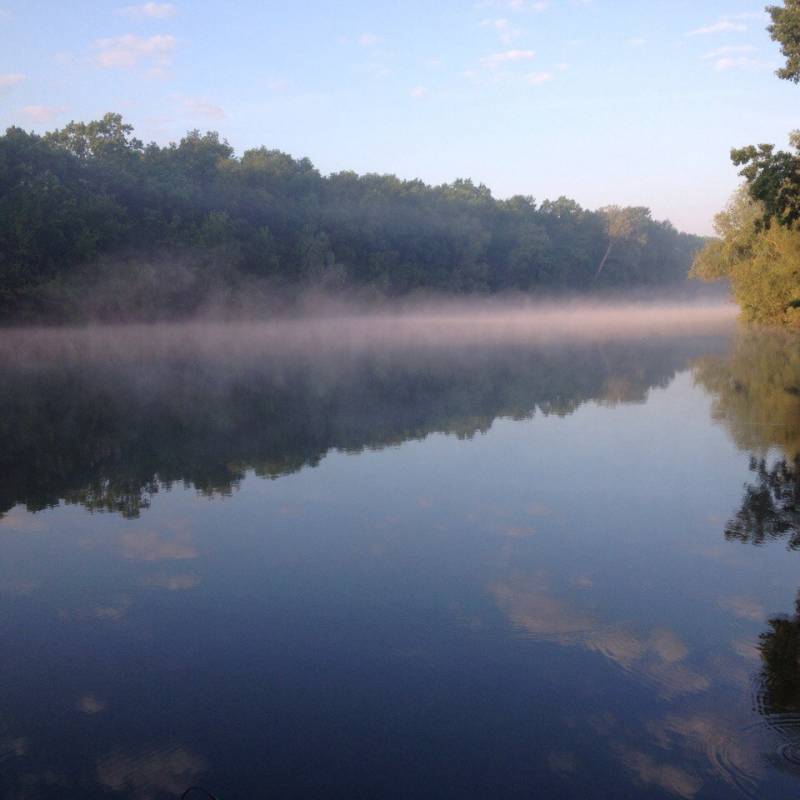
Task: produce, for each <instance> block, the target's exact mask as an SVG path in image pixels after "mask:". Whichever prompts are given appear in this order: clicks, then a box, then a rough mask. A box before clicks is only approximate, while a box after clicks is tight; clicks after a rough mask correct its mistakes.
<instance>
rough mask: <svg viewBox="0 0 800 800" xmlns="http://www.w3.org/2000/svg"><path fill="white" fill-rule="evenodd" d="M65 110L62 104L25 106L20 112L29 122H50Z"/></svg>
mask: <svg viewBox="0 0 800 800" xmlns="http://www.w3.org/2000/svg"><path fill="white" fill-rule="evenodd" d="M66 110H67V109H66V108H65V107H64V106H25V107H24V108H23V109H21V112H22V115H23V116H24V117H25V118H26V119H29V120H30V121H31V122H50V121H51V120H52V119H53V118H54V117H57V116H58V115H59V114H63V113H64V112H65V111H66Z"/></svg>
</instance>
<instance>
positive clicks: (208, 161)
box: [0, 113, 703, 318]
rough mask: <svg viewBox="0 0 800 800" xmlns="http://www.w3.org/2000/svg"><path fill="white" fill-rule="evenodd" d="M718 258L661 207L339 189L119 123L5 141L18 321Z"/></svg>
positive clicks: (618, 282) (371, 181)
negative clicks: (287, 290)
mask: <svg viewBox="0 0 800 800" xmlns="http://www.w3.org/2000/svg"><path fill="white" fill-rule="evenodd" d="M702 244H703V240H702V239H701V238H699V237H696V236H691V235H688V234H684V233H680V232H678V231H677V230H676V229H675V228H674V227H673V226H672V225H671V224H670V223H669V222H658V221H655V220H653V219H652V216H651V213H650V211H649V209H647V208H620V207H616V206H613V207H607V208H603V209H600V210H597V211H590V210H587V209H584V208H582V207H581V206H580V205H579V204H578V203H576V202H575V201H573V200H569V199H567V198H565V197H560V198H558V199H557V200H552V201H551V200H546V201H544V202H542V203H537V202H536V201H535V200H534V199H533V198H532V197H528V196H515V197H512V198H510V199H507V200H499V199H496V198H494V197H493V196H492V194H491V192H490V191H489V189H488V188H486V187H485V186H483V185H476V184H474V183H473V182H472V181H470V180H456V181H454V182H453V183H449V184H443V185H440V186H428V185H426V184H425V183H423V182H422V181H420V180H402V179H400V178H397V177H395V176H394V175H377V174H367V175H357V174H356V173H354V172H339V173H335V174H332V175H329V176H323V175H322V174H320V172H319V171H318V170H317V169H316V168H315V167H314V165H313V164H312V163H311V162H310V161H309V160H308V159H307V158H300V159H296V158H293V157H292V156H290V155H287V154H286V153H283V152H280V151H277V150H270V149H267V148H265V147H260V148H255V149H251V150H247V151H246V152H244V153H243V154H242V155H241V156H239V157H237V156H236V155H235V154H234V151H233V149H232V148H231V146H230V145H229V144H228V143H227V142H226V141H225V140H223V139H221V138H220V136H219V134H217V133H216V132H207V133H200V132H199V131H197V130H195V131H191V132H189V133H188V134H187V135H186V136H185V137H183V138H182V139H181V140H180V141H179V142H177V143H171V144H169V145H166V146H159V145H158V144H155V143H151V144H144V143H143V142H142V141H141V140H140V139H138V138H136V136H135V135H134V131H133V128H132V126H131V125H129V124H127V123H126V122H125V121H124V120H123V118H122V117H121V116H120V115H119V114H113V113H109V114H106V115H105V116H104V117H103V118H102V119H100V120H96V121H92V122H88V123H84V122H71V123H70V124H69V125H67V126H66V127H64V128H62V129H61V130H56V131H53V132H50V133H47V134H44V135H37V134H35V133H30V132H26V131H24V130H22V129H20V128H17V127H12V128H9V129H8V130H7V131H6V133H5V135H4V136H2V137H0V316H1V317H6V318H8V317H14V316H24V315H26V314H28V315H35V314H36V313H41V312H49V313H56V314H57V313H62V314H69V313H72V312H75V310H76V309H77V308H79V307H80V305H81V301H84V300H86V297H87V295H89V294H91V293H92V292H99V291H100V289H99V287H101V286H105V287H111V291H110V292H109V293H108V296H107V297H104V299H103V303H102V304H105V305H106V306H107V307H109V308H111V309H112V310H117V311H119V312H120V313H123V312H124V311H125V304H126V302H127V303H128V304H129V305H131V304H134V305H136V304H138V307H139V310H144V309H146V308H151V307H152V306H153V304H154V303H155V304H161V305H166V306H168V309H167V310H169V311H170V312H174V313H181V312H191V311H193V310H195V308H196V306H197V305H198V303H200V302H202V299H203V298H204V297H205V296H207V295H208V293H209V292H210V291H212V290H214V289H220V288H222V289H226V290H229V289H231V288H236V287H238V288H242V287H245V288H247V287H249V286H251V285H253V283H254V282H259V283H260V284H261V285H270V286H278V287H280V286H303V285H309V284H313V285H317V286H323V287H325V288H340V287H350V286H363V287H369V288H370V289H373V290H376V291H378V292H380V293H382V294H387V295H392V294H401V293H408V292H413V291H415V290H422V289H424V290H438V291H446V292H484V293H485V292H500V291H513V290H516V291H525V292H528V291H537V290H547V291H554V292H555V291H576V290H581V291H588V290H596V289H600V290H602V289H614V288H618V287H629V286H642V287H646V286H664V285H669V284H676V283H680V282H682V281H683V280H684V279H685V276H686V273H687V271H688V268H689V265H690V264H691V261H692V258H693V256H694V254H695V252H696V251H697V250H698V248H699V247H700V246H701V245H702ZM176 264H177V265H179V267H176V266H175V265H176ZM133 298H137V299H136V300H134V299H133ZM135 310H136V309H134V311H135Z"/></svg>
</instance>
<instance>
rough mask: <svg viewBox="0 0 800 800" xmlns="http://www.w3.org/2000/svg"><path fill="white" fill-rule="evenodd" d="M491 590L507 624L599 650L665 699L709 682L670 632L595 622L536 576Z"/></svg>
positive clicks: (513, 581) (696, 690)
mask: <svg viewBox="0 0 800 800" xmlns="http://www.w3.org/2000/svg"><path fill="white" fill-rule="evenodd" d="M491 591H492V594H493V595H494V597H495V600H496V602H497V604H498V605H499V606H500V608H502V609H503V610H504V611H505V612H506V613H507V614H508V615H509V617H510V618H511V620H512V622H513V623H514V624H515V625H516V626H518V627H520V628H524V629H525V631H526V632H527V633H529V634H531V635H532V636H534V637H536V638H541V639H547V640H549V641H555V642H557V643H559V644H562V645H565V646H566V645H571V646H579V647H584V648H586V649H587V650H592V651H594V652H597V653H600V654H601V655H603V656H604V657H605V658H607V659H609V660H610V661H612V662H614V663H615V664H617V665H618V666H620V667H622V669H624V670H625V671H626V672H631V673H633V674H635V675H637V676H639V677H641V678H643V679H645V680H646V681H648V682H653V683H655V684H656V686H657V687H658V691H659V694H660V695H661V696H663V697H665V698H671V697H676V696H678V695H681V694H690V693H694V692H702V691H704V690H706V689H707V688H708V687H709V685H710V682H709V680H708V678H706V677H705V676H704V675H700V674H699V673H697V672H695V671H694V670H692V669H691V668H689V667H688V666H686V665H685V664H684V663H683V662H684V660H685V659H686V657H687V656H688V649H687V648H686V645H685V644H684V643H683V642H682V641H681V640H680V639H679V638H678V636H676V635H675V634H674V633H673V632H672V631H668V630H663V629H655V630H653V631H651V632H650V633H648V634H646V635H640V634H636V633H633V632H631V631H630V630H628V629H626V628H624V627H622V626H619V625H609V624H604V623H601V622H600V621H599V620H597V619H595V618H594V617H592V616H590V615H588V614H585V613H583V612H581V611H578V610H577V609H575V608H574V607H573V606H572V605H571V604H570V603H569V602H567V601H566V600H562V599H561V598H558V597H554V596H553V595H552V594H550V592H549V591H548V590H547V588H546V587H545V585H544V581H543V578H542V576H541V575H538V576H534V577H533V578H531V579H514V580H512V581H509V582H506V583H502V584H496V585H495V586H493V587H492V588H491Z"/></svg>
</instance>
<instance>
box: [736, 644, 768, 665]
mask: <svg viewBox="0 0 800 800" xmlns="http://www.w3.org/2000/svg"><path fill="white" fill-rule="evenodd" d="M731 647H732V648H733V651H734V652H735V653H736V654H737V655H740V656H741V657H742V658H746V659H747V660H748V661H753V662H754V663H756V664H760V663H761V651H760V650H759V648H758V642H755V641H752V640H750V639H737V640H736V641H735V642H733V643H732V644H731Z"/></svg>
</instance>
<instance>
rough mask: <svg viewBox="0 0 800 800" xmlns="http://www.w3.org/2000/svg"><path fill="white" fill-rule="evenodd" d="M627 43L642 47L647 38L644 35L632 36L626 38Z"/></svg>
mask: <svg viewBox="0 0 800 800" xmlns="http://www.w3.org/2000/svg"><path fill="white" fill-rule="evenodd" d="M628 44H629V45H630V46H631V47H644V45H646V44H647V39H645V38H644V36H632V37H631V38H630V39H628Z"/></svg>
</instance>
